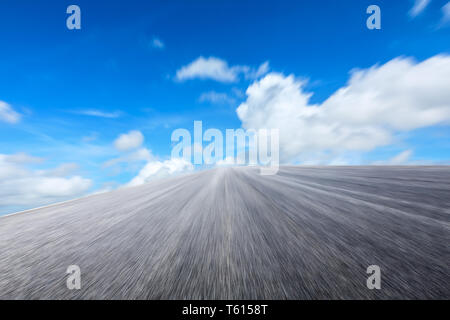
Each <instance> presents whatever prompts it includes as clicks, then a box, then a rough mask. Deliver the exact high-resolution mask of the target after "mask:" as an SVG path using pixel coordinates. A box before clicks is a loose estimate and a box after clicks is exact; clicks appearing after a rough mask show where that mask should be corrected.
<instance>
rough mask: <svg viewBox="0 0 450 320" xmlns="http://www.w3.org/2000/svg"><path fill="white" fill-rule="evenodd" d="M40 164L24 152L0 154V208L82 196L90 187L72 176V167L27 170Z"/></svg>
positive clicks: (38, 204)
mask: <svg viewBox="0 0 450 320" xmlns="http://www.w3.org/2000/svg"><path fill="white" fill-rule="evenodd" d="M42 161H43V160H42V159H40V158H35V157H32V156H29V155H27V154H24V153H19V154H12V155H8V154H0V207H37V206H42V205H46V204H49V203H53V202H59V201H64V200H68V199H72V198H75V197H77V196H82V195H84V194H85V193H86V191H87V190H88V189H89V188H90V187H91V185H92V181H91V180H89V179H85V178H83V177H81V176H78V175H72V173H73V171H74V170H75V169H76V168H77V166H76V165H75V164H64V165H62V166H60V167H57V168H53V169H48V170H32V169H29V168H28V166H29V165H31V164H35V163H38V162H42ZM0 213H1V212H0Z"/></svg>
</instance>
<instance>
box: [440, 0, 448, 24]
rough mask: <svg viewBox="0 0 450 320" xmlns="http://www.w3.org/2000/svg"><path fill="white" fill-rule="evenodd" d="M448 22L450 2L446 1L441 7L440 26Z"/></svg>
mask: <svg viewBox="0 0 450 320" xmlns="http://www.w3.org/2000/svg"><path fill="white" fill-rule="evenodd" d="M449 22H450V2H447V3H446V4H445V5H444V6H443V7H442V19H441V26H443V25H446V24H448V23H449Z"/></svg>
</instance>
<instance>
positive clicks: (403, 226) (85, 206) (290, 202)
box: [0, 167, 450, 299]
mask: <svg viewBox="0 0 450 320" xmlns="http://www.w3.org/2000/svg"><path fill="white" fill-rule="evenodd" d="M449 240H450V167H282V168H280V171H279V172H278V174H277V175H274V176H261V175H259V171H258V170H257V169H256V168H218V169H213V170H209V171H202V172H199V173H195V174H190V175H185V176H180V177H176V178H171V179H167V180H159V181H154V182H152V183H149V184H146V185H143V186H139V187H133V188H126V189H120V190H117V191H113V192H110V193H105V194H99V195H93V196H89V197H86V198H82V199H78V200H74V201H70V202H66V203H61V204H56V205H53V206H50V207H47V208H41V209H35V210H31V211H28V212H25V213H19V214H14V215H10V216H5V217H0V298H1V299H324V298H332V299H352V298H356V299H366V298H404V299H409V298H437V299H449V298H450V275H449V262H450V254H449V253H450V252H449V243H450V242H449ZM374 264H375V265H379V266H380V268H381V290H369V289H368V288H367V286H366V280H367V277H368V276H369V275H368V274H366V269H367V267H368V266H369V265H374ZM69 265H78V266H79V267H80V268H81V285H82V288H81V290H68V289H67V287H66V279H67V277H68V275H67V274H66V269H67V267H68V266H69Z"/></svg>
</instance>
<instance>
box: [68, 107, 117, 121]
mask: <svg viewBox="0 0 450 320" xmlns="http://www.w3.org/2000/svg"><path fill="white" fill-rule="evenodd" d="M76 113H77V114H81V115H84V116H91V117H100V118H112V119H114V118H118V117H120V116H121V115H122V113H121V112H120V111H114V112H105V111H101V110H94V109H90V110H81V111H77V112H76Z"/></svg>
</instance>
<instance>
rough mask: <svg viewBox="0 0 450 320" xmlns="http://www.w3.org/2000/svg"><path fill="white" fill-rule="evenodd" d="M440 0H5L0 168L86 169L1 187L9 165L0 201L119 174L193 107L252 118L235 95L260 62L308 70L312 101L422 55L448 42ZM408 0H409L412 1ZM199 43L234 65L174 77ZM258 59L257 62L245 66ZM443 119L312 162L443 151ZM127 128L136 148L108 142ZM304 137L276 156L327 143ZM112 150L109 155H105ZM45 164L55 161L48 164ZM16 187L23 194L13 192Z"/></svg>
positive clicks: (188, 118) (150, 157) (414, 158)
mask: <svg viewBox="0 0 450 320" xmlns="http://www.w3.org/2000/svg"><path fill="white" fill-rule="evenodd" d="M420 2H421V4H422V6H420ZM447 3H448V1H439V0H432V1H423V0H422V1H417V2H416V3H415V1H413V0H404V1H378V0H377V1H364V0H355V1H350V0H349V1H334V0H333V1H332V0H330V1H324V0H320V1H261V0H259V1H230V0H228V1H133V0H128V1H98V0H96V1H81V0H76V1H73V2H70V3H69V2H65V1H24V0H14V1H13V0H3V1H2V2H1V3H0V41H1V43H2V49H1V50H0V75H1V76H0V103H4V104H7V106H8V107H7V108H8V110H9V111H8V112H10V113H11V112H13V114H14V115H16V116H17V119H15V120H14V121H12V120H11V118H10V120H9V121H6V120H5V119H3V120H4V121H0V154H2V155H3V162H4V164H3V166H4V170H7V169H8V170H9V171H8V172H16V171H17V172H18V174H19V175H20V172H21V170H22V171H24V170H25V171H27V170H28V171H27V172H31V173H32V174H33V175H35V176H36V180H33V181H35V182H33V183H36V184H39V183H41V182H42V180H40V177H47V178H48V177H58V179H60V180H55V181H53V180H51V179H50V180H45V181H44V182H46V183H50V185H52V186H53V185H55V186H56V188H57V186H58V183H64V185H65V183H67V182H68V181H69V182H74V181H75V182H77V180H73V179H72V178H73V177H79V178H80V179H84V180H80V181H85V182H87V181H89V183H85V184H83V183H81V186H80V187H79V188H75V189H76V190H75V191H74V192H71V187H70V186H68V187H67V188H68V191H67V193H62V194H58V193H52V192H50V194H48V195H47V194H46V191H45V190H46V189H45V188H44V189H45V190H44V191H42V190H41V189H40V190H41V191H40V192H37V191H36V190H34V191H26V190H25V189H26V188H25V189H23V190H11V189H8V186H9V185H8V184H7V179H13V180H11V181H14V179H19V178H17V177H15V176H13V177H11V176H12V175H13V174H12V173H11V174H8V176H7V177H6V176H5V177H4V178H3V179H4V185H3V186H0V197H3V198H4V199H9V200H7V201H6V200H4V201H0V214H1V213H4V212H12V211H14V210H19V209H23V208H28V207H33V206H36V205H42V204H45V203H48V202H52V201H56V200H64V199H67V198H71V197H74V196H79V195H83V194H86V193H90V192H95V191H96V190H99V189H109V188H115V187H117V186H120V185H123V184H125V183H127V182H129V181H130V180H131V179H133V177H135V176H136V175H137V174H138V173H139V171H140V170H142V168H143V166H144V165H145V164H146V163H147V162H152V161H153V162H163V161H164V160H167V159H168V158H169V156H170V151H171V147H172V144H171V141H170V135H171V133H172V131H173V130H174V129H176V128H179V127H181V128H187V129H191V128H192V126H193V121H194V120H202V121H203V123H204V126H205V127H214V128H219V129H221V130H224V129H225V128H239V127H241V126H243V122H245V121H247V122H249V123H255V122H254V119H253V118H249V117H248V116H247V117H246V118H245V119H243V118H240V117H239V116H238V114H237V112H236V109H237V108H238V107H239V105H240V104H241V103H243V102H245V101H246V100H247V98H248V95H247V94H246V90H247V88H248V87H249V86H250V85H252V84H253V83H255V82H258V81H262V79H263V78H264V77H265V76H266V75H268V74H271V73H274V74H279V75H283V77H288V76H289V75H293V77H294V79H295V80H294V81H303V80H304V79H307V80H308V81H307V82H305V83H304V85H303V87H302V90H303V92H310V93H313V95H312V96H311V98H310V100H309V102H310V104H311V105H321V104H323V103H324V102H325V101H327V99H328V98H329V97H330V96H332V95H333V94H334V93H335V92H336V91H337V90H338V89H339V88H342V87H344V86H346V84H347V82H348V81H349V78H350V77H351V74H350V72H351V70H355V69H368V68H370V67H373V66H382V65H384V64H386V63H388V62H389V61H391V60H393V59H395V58H398V57H411V58H413V59H415V60H414V62H413V63H417V64H420V63H421V62H423V61H426V60H427V59H430V58H432V57H435V56H437V55H447V54H449V53H450V41H449V40H450V26H449V23H450V22H449V21H448V19H449V17H450V13H449V11H450V6H448V8H449V10H447V11H446V9H445V6H446V4H447ZM70 4H76V5H78V6H79V7H80V8H81V26H82V27H81V30H68V29H67V28H66V18H67V17H68V16H69V15H68V14H66V8H67V6H68V5H70ZM371 4H376V5H378V6H379V7H380V8H381V19H382V20H381V21H382V22H381V23H382V28H381V30H369V29H367V28H366V19H367V18H368V16H369V15H368V14H366V8H367V7H368V6H369V5H371ZM414 5H416V8H419V9H420V10H416V11H415V13H414V14H413V11H411V10H412V8H413V7H414ZM446 12H447V16H446ZM200 57H204V59H205V60H207V61H208V63H209V62H211V61H212V60H208V59H209V58H211V57H214V59H217V61H221V62H223V63H226V68H228V69H229V70H228V69H227V70H228V71H229V72H231V74H232V75H233V76H234V78H233V79H232V80H224V79H223V78H220V77H219V79H218V78H216V79H214V78H211V77H208V76H204V77H202V76H199V74H197V75H195V74H194V75H191V76H190V77H185V78H183V79H179V78H177V72H179V71H180V70H182V68H183V67H186V68H187V67H188V66H189V65H190V64H191V63H193V62H195V61H197V59H199V58H200ZM265 62H268V65H266V66H268V68H267V70H265V71H264V72H263V74H261V75H256V73H257V71H258V68H260V66H261V65H262V64H264V63H265ZM439 63H445V61H440V62H439ZM234 67H235V68H234ZM233 68H234V69H233ZM424 68H425V67H424ZM422 69H423V68H422ZM237 70H241V71H237ZM191 71H192V70H191ZM222 71H223V70H222ZM386 73H387V71H386ZM430 77H433V73H430ZM277 79H278V80H280V81H281V80H283V79H285V78H276V80H277ZM278 80H277V81H278ZM431 80H434V79H431ZM438 80H439V79H438ZM441 82H442V81H441ZM449 82H450V81H449ZM287 85H290V84H287ZM293 86H294V87H295V84H293ZM424 95H426V93H425V94H424ZM421 97H422V96H419V97H418V98H417V99H419V100H421ZM427 97H428V95H427ZM417 99H416V100H417ZM443 99H446V97H444V98H443ZM396 101H397V100H396ZM436 103H437V104H439V106H442V105H443V104H445V106H446V108H447V109H442V108H441V109H439V110H440V112H441V111H442V112H444V113H443V114H447V113H446V112H447V111H448V107H449V103H450V101H448V100H447V101H445V100H444V101H443V102H442V101H440V102H436ZM325 105H328V104H327V103H325ZM387 105H389V104H387ZM363 107H364V106H361V108H363ZM4 108H6V107H4ZM252 108H253V107H252V106H250V109H252ZM330 108H331V107H330ZM5 110H6V109H5ZM5 112H6V111H5ZM0 115H1V113H0ZM343 116H345V115H343ZM267 121H269V120H267ZM446 121H447V120H446V119H443V121H431V122H429V123H427V124H424V125H411V126H407V128H400V127H401V126H396V127H395V128H396V129H395V130H394V129H392V130H391V131H390V132H391V138H392V139H391V140H390V141H389V142H384V143H381V142H379V141H378V140H377V143H376V144H374V147H373V148H367V149H365V150H362V149H358V148H356V149H354V148H347V149H346V150H343V151H342V152H337V151H336V150H335V147H333V148H334V149H333V151H332V152H331V153H332V158H333V159H334V160H333V159H331V158H329V157H328V156H327V159H328V160H330V159H331V160H330V161H329V162H325V163H324V164H333V163H334V164H341V163H342V164H343V163H348V164H371V163H379V164H381V163H389V161H391V160H392V159H396V157H399V158H397V159H400V160H401V161H398V163H399V164H400V163H401V164H407V163H440V164H442V163H448V160H449V159H450V143H449V141H450V139H449V138H450V128H449V126H448V123H449V122H448V121H447V122H446ZM266 123H267V122H266ZM389 124H392V121H391V122H390V123H387V124H386V125H389ZM294 125H295V124H294ZM378 125H379V126H384V125H385V124H381V125H380V124H379V123H378ZM244 127H245V125H244ZM399 128H400V129H399ZM130 131H138V132H140V133H141V134H142V136H143V139H142V140H143V141H141V142H142V143H140V144H139V145H137V146H136V148H135V149H139V148H140V149H139V150H142V149H145V150H147V151H148V154H144V153H145V152H144V153H141V156H136V155H135V154H133V152H134V151H133V150H127V152H124V151H123V150H122V151H121V150H118V148H117V147H116V146H115V144H114V142H115V141H116V140H117V139H118V137H119V136H120V135H121V134H127V133H129V132H130ZM306 139H308V138H306ZM313 139H314V138H313ZM287 148H290V146H288V145H287V146H286V150H287ZM302 148H303V147H302ZM305 148H306V147H304V148H303V149H295V150H293V151H292V152H293V154H294V156H293V157H290V158H289V159H288V160H287V162H290V163H314V162H315V158H314V157H315V156H314V155H317V154H322V153H323V152H325V153H327V152H329V151H327V150H325V151H323V150H320V149H317V148H316V147H314V148H315V149H314V150H313V151H311V152H310V151H309V149H308V150H306V149H305ZM131 149H132V148H131ZM363 149H364V148H363ZM305 150H306V151H305ZM308 152H309V153H308ZM305 153H308V154H309V156H308V157H306V158H305V157H303V156H302V155H303V154H305ZM14 155H16V157H14ZM17 155H22V158H20V157H17ZM133 157H134V158H133ZM5 159H6V160H5ZM8 159H9V160H8ZM114 159H121V160H114ZM328 160H327V161H328ZM332 160H333V161H332ZM108 161H109V162H108ZM111 161H112V162H113V165H105V163H109V164H111ZM5 163H7V164H5ZM317 163H321V164H322V162H321V161H317ZM394 163H397V162H396V161H394ZM0 167H1V165H0ZM55 168H59V169H61V171H62V172H59V171H58V172H59V173H54V170H55ZM63 169H64V170H63ZM52 170H53V171H52ZM0 172H1V171H0ZM64 179H72V180H68V181H66V180H64ZM5 181H6V182H5ZM78 182H79V181H78ZM53 183H55V184H53ZM69 184H70V183H69ZM2 192H3V193H2ZM14 192H15V193H16V194H13V193H14ZM26 192H31V195H30V199H29V200H27V201H22V200H23V198H26V195H25V193H26ZM33 192H34V193H33ZM2 194H3V196H2ZM11 194H12V195H11ZM41 194H43V196H42V197H41V196H40V195H41ZM2 208H3V210H2ZM2 211H3V212H2Z"/></svg>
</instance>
